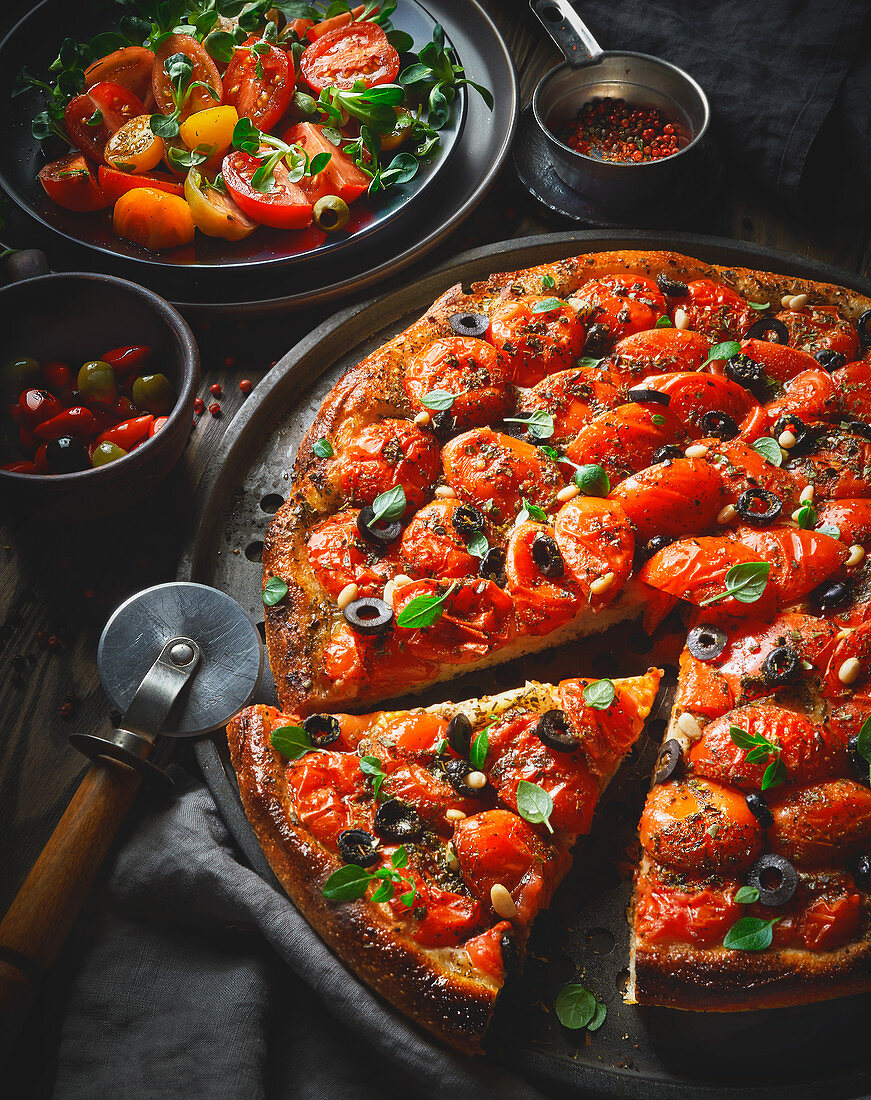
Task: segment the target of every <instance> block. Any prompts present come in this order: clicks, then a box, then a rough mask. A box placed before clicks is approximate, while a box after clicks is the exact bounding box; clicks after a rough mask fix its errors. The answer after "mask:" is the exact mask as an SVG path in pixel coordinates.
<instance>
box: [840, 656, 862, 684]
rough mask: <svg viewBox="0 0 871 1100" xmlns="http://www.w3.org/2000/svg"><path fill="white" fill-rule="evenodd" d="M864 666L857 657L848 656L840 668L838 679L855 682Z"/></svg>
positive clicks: (844, 682) (846, 682)
mask: <svg viewBox="0 0 871 1100" xmlns="http://www.w3.org/2000/svg"><path fill="white" fill-rule="evenodd" d="M861 671H862V666H861V665H860V664H859V662H858V660H857V659H856V658H855V657H848V658H847V660H846V661H844V663H843V664H842V665H841V667H840V668H839V669H838V679H839V680H840V681H841V683H842V684H855V683H856V681H857V680H858V679H859V673H860V672H861Z"/></svg>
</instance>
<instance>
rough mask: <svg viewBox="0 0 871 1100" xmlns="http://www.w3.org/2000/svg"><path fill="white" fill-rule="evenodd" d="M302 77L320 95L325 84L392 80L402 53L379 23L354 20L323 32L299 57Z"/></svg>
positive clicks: (368, 84) (335, 85)
mask: <svg viewBox="0 0 871 1100" xmlns="http://www.w3.org/2000/svg"><path fill="white" fill-rule="evenodd" d="M299 67H300V72H301V73H302V78H303V80H304V81H305V82H306V84H308V86H309V87H310V88H311V89H312V91H313V92H314V93H315V95H319V94H320V93H321V92H322V91H323V90H324V88H352V87H353V86H354V84H355V83H356V82H357V81H360V82H361V83H362V84H363V85H365V87H367V88H372V87H373V86H374V85H376V84H390V83H391V82H392V81H393V80H394V79H395V78H396V74H397V73H398V72H399V54H398V53H397V52H396V50H395V49H394V48H393V47H392V46H391V45H390V43H389V42H388V40H387V35H386V34H385V33H384V31H383V30H382V29H381V28H380V27H379V26H378V24H377V23H368V22H361V23H352V24H351V25H350V26H346V27H336V28H335V30H331V31H327V33H326V34H322V35H321V36H320V37H319V38H318V39H317V41H316V42H313V43H312V44H311V45H310V46H307V47H306V49H305V51H304V53H303V55H302V57H301V58H300V63H299Z"/></svg>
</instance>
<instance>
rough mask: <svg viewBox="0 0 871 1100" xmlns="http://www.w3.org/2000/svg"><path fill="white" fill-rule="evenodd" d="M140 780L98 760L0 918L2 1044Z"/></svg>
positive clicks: (6, 1042) (49, 962)
mask: <svg viewBox="0 0 871 1100" xmlns="http://www.w3.org/2000/svg"><path fill="white" fill-rule="evenodd" d="M141 782H142V779H141V776H140V775H139V774H138V773H137V772H135V771H132V770H131V769H130V768H128V767H126V766H125V765H123V764H118V763H115V762H114V761H110V760H97V761H96V762H95V763H93V764H92V765H91V767H90V768H89V769H88V771H87V772H86V773H85V777H84V779H83V780H82V782H81V783H80V784H79V788H78V790H77V791H76V793H75V795H74V796H73V800H72V802H70V804H69V806H68V807H67V810H66V813H64V815H63V817H62V818H61V819H60V821H59V822H58V825H57V827H56V829H55V830H54V832H53V833H52V834H51V837H50V838H49V841H48V843H47V844H46V846H45V847H44V848H43V850H42V852H41V854H40V856H39V858H38V859H37V861H36V863H35V864H34V865H33V869H32V870H31V872H30V874H29V875H28V876H27V878H26V879H25V880H24V885H23V886H22V887H21V889H20V890H19V891H18V893H17V894H16V896H15V899H14V900H13V902H12V905H11V906H10V907H9V911H8V912H7V914H6V916H5V917H4V918H3V921H2V923H0V1038H2V1042H0V1049H8V1048H9V1047H11V1044H12V1039H13V1038H14V1036H15V1035H16V1034H17V1033H18V1031H19V1029H20V1027H21V1025H22V1024H23V1022H24V1019H23V1017H24V1016H26V1014H27V1011H28V1010H29V1008H30V1006H31V1004H32V1001H33V999H34V996H35V982H36V980H37V977H38V975H39V974H41V973H43V972H45V971H46V970H48V969H49V967H50V966H51V965H52V963H53V962H54V960H55V959H56V958H57V955H58V952H59V951H60V949H61V947H62V946H63V944H64V941H65V940H66V938H67V935H68V934H69V931H70V928H72V925H73V921H74V920H75V919H76V916H77V915H78V912H79V910H80V909H81V907H82V903H83V902H84V900H85V897H86V896H87V893H88V890H89V889H90V888H91V885H92V883H93V881H94V878H95V877H96V875H97V871H98V870H99V869H100V866H101V864H102V862H103V860H104V859H105V857H106V853H107V852H108V850H109V848H110V847H111V844H112V841H113V840H114V839H115V834H116V833H117V832H118V828H119V827H120V825H121V822H122V821H123V820H124V817H125V815H126V813H127V811H128V810H129V808H130V804H131V802H132V801H133V799H134V797H135V795H136V792H137V791H138V790H139V786H140V784H141Z"/></svg>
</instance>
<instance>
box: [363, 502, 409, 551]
mask: <svg viewBox="0 0 871 1100" xmlns="http://www.w3.org/2000/svg"><path fill="white" fill-rule="evenodd" d="M357 530H358V531H359V532H360V534H361V535H362V536H363V538H364V539H365V540H366V541H367V542H369V543H371V544H372V545H373V546H389V545H390V544H391V543H392V542H396V540H397V539H398V538H399V536H400V535H401V534H402V524H401V523H400V522H399V520H394V521H393V522H392V523H382V522H381V520H376V519H375V510H374V509H373V507H372V505H371V504H366V505H364V506H363V507H362V508H361V509H360V514H359V515H358V516H357Z"/></svg>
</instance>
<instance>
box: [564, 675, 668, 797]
mask: <svg viewBox="0 0 871 1100" xmlns="http://www.w3.org/2000/svg"><path fill="white" fill-rule="evenodd" d="M661 679H662V672H661V671H660V670H659V669H656V668H650V669H648V670H647V672H646V673H645V674H644V675H643V676H625V677H622V678H621V679H619V680H615V681H614V690H615V696H614V700H613V702H612V703H611V705H610V706H609V707H608V709H607V710H597V709H596V708H595V707H591V706H588V705H587V701H586V699H585V698H584V689H585V688H586V687H587V686H588V685H589V684H590V683H591V681H590V680H561V681H560V684H559V697H560V703H561V704H562V709H563V710H564V711H565V712H566V714H567V715H568V716H569V718H570V719H571V722H572V725H573V726H574V727H575V729H576V730H578V731H579V732H581V733H582V734H583V754H584V757H585V758H586V761H587V764H588V766H589V768H590V771H591V772H592V773H593V775H595V776H596V777H597V778H598V779H599V780H601V781H603V782H607V781H608V780H609V779H610V778H611V775H612V774H613V772H614V769H615V768H616V766H617V764H618V763H619V762H620V761H621V760H622V759H623V757H624V756H625V754H626V753H627V752H628V751H629V749H630V748H631V747H632V745H634V744H635V742H636V740H637V739H638V737H639V735H640V733H641V731H642V729H643V728H644V719H645V718H646V717H647V716H648V714H649V713H650V709H651V707H652V706H653V702H654V700H655V699H656V693H657V691H658V689H659V682H660V680H661Z"/></svg>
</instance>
